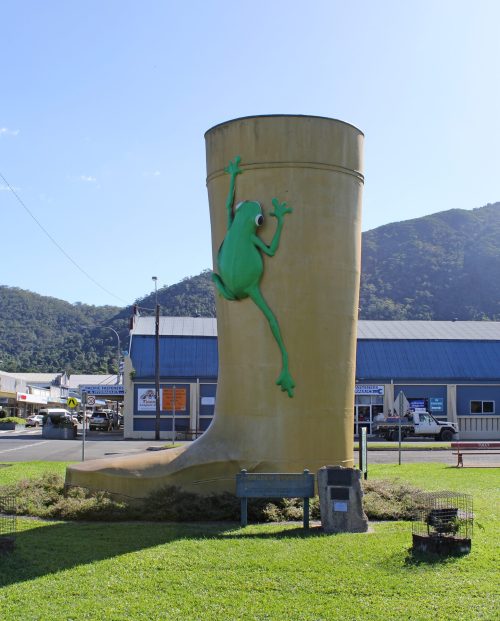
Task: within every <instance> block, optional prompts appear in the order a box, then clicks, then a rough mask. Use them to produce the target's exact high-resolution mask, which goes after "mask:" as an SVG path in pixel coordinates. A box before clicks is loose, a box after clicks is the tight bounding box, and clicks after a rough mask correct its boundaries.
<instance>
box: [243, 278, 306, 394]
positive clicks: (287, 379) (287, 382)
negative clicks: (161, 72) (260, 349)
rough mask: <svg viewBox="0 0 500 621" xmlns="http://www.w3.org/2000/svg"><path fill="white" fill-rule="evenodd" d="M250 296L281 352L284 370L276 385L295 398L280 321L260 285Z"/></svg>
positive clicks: (249, 293) (251, 290)
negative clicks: (266, 321) (262, 315)
mask: <svg viewBox="0 0 500 621" xmlns="http://www.w3.org/2000/svg"><path fill="white" fill-rule="evenodd" d="M248 295H249V296H250V298H251V299H252V300H253V301H254V302H255V304H256V305H257V306H258V307H259V308H260V310H261V311H262V312H263V313H264V315H265V316H266V319H267V320H268V322H269V326H270V327H271V332H272V333H273V336H274V338H275V339H276V342H277V343H278V345H279V348H280V351H281V362H282V368H281V373H280V376H279V377H278V379H277V380H276V384H277V385H278V386H281V390H282V391H283V392H287V393H288V396H289V397H293V389H294V388H295V382H294V381H293V378H292V376H291V375H290V371H289V370H288V353H287V351H286V349H285V345H284V343H283V339H282V337H281V331H280V326H279V323H278V320H277V319H276V317H275V316H274V313H273V311H272V310H271V309H270V308H269V306H268V305H267V302H266V301H265V299H264V297H263V295H262V293H261V292H260V289H259V287H258V285H257V286H255V287H253V288H252V289H250V290H249V291H248Z"/></svg>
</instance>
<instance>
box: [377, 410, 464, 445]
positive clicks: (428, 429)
mask: <svg viewBox="0 0 500 621" xmlns="http://www.w3.org/2000/svg"><path fill="white" fill-rule="evenodd" d="M400 426H401V438H405V437H429V436H430V437H433V438H435V439H436V440H442V441H444V442H449V441H451V440H453V436H454V435H455V434H456V433H458V427H457V425H456V424H455V423H450V422H448V421H440V420H437V419H435V418H434V416H432V414H429V412H427V411H425V410H415V412H408V413H407V414H406V416H403V418H401V419H400V418H399V417H397V416H394V417H388V418H384V419H382V420H380V421H376V422H375V434H376V435H379V436H384V438H385V439H386V440H397V439H398V437H399V427H400Z"/></svg>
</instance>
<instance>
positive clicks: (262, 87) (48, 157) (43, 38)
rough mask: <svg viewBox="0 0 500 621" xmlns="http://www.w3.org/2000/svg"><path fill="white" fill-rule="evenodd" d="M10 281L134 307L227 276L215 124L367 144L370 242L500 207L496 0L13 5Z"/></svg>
mask: <svg viewBox="0 0 500 621" xmlns="http://www.w3.org/2000/svg"><path fill="white" fill-rule="evenodd" d="M2 22H3V27H2V36H1V38H0V52H1V57H2V60H3V62H2V86H1V87H0V173H1V174H2V175H3V176H4V177H5V179H7V181H8V182H9V183H10V184H11V186H12V187H13V188H14V189H15V191H16V192H17V193H18V195H19V196H20V198H21V199H22V200H23V201H24V203H25V205H26V206H27V207H28V208H29V210H30V211H31V212H32V214H33V215H34V216H35V217H36V218H37V219H38V220H39V221H40V223H42V225H43V226H44V227H45V229H46V230H47V231H48V232H49V233H50V235H51V236H52V237H53V239H54V240H56V242H57V243H58V244H59V245H60V246H61V247H62V248H63V249H64V251H65V252H66V253H67V254H68V255H70V256H71V257H72V259H73V260H74V261H75V262H76V263H77V264H78V265H79V266H80V267H81V268H82V269H83V270H84V271H85V272H86V273H88V274H89V275H90V276H91V278H92V279H93V280H94V281H97V283H99V285H100V286H98V285H97V284H95V282H93V280H90V279H89V278H87V277H86V276H85V275H84V274H83V273H82V272H81V271H79V270H78V269H77V268H76V267H75V265H74V264H73V263H72V262H71V261H70V260H69V259H68V258H67V257H66V256H65V255H63V254H62V253H61V252H60V250H58V248H57V247H56V246H55V245H54V244H52V243H51V242H50V241H49V239H48V238H47V237H46V236H45V235H44V234H43V232H42V231H41V230H40V228H39V227H38V226H37V225H36V223H35V222H34V221H33V219H32V218H31V217H30V216H29V215H28V213H27V212H26V211H25V210H24V209H23V207H22V206H21V205H20V204H19V203H18V201H17V200H16V198H15V197H14V196H13V195H12V193H11V192H10V191H9V190H8V188H7V187H6V185H5V183H4V181H3V180H2V179H0V214H1V227H0V240H1V245H0V248H1V256H2V261H1V264H0V284H3V285H9V286H17V287H20V288H22V289H29V290H31V291H35V292H37V293H41V294H43V295H51V296H53V297H57V298H61V299H64V300H68V301H70V302H75V301H81V302H85V303H89V304H96V305H101V304H116V305H119V306H123V305H125V304H127V303H131V302H132V301H133V300H134V299H136V298H138V297H140V296H142V295H144V294H146V293H148V292H149V291H151V290H152V288H153V283H152V280H151V276H153V275H156V276H158V284H159V286H163V285H166V284H173V283H175V282H177V281H178V280H180V279H181V278H183V277H185V276H190V275H194V274H197V273H199V272H200V271H201V270H202V269H205V268H208V267H211V242H210V223H209V215H208V201H207V194H206V187H205V145H204V138H203V134H204V132H205V131H206V130H207V129H209V128H210V127H212V126H213V125H216V124H217V123H221V122H223V121H226V120H229V119H232V118H236V117H239V116H246V115H253V114H277V113H287V114H313V115H321V116H329V117H333V118H338V119H342V120H344V121H347V122H350V123H352V124H354V125H356V126H357V127H359V128H360V129H361V130H362V131H363V132H364V133H365V136H366V138H365V177H366V183H365V191H364V200H363V230H368V229H372V228H375V227H377V226H380V225H382V224H386V223H388V222H394V221H400V220H406V219H409V218H416V217H420V216H423V215H426V214H430V213H435V212H438V211H442V210H446V209H451V208H461V209H472V208H475V207H480V206H482V205H485V204H486V203H493V202H496V201H499V200H500V175H499V170H500V148H499V145H500V115H499V112H498V111H499V109H500V80H499V66H500V63H499V61H500V37H499V36H498V24H499V23H500V3H498V2H495V1H494V0H491V1H488V0H476V1H475V2H472V1H470V2H463V1H460V0H454V1H447V0H441V1H440V0H434V1H432V2H430V1H427V0H421V1H418V2H417V1H416V0H415V1H408V2H401V1H398V2H389V1H384V0H379V1H377V2H375V1H369V0H358V1H357V2H345V1H336V0H330V1H322V0H321V1H311V2H308V3H306V2H299V1H296V0H288V1H287V2H282V1H281V0H276V1H272V0H268V1H267V2H264V1H261V0H256V1H255V0H254V1H252V2H247V3H239V2H233V3H231V2H227V0H225V1H224V2H219V1H215V0H214V1H210V0H205V1H201V0H191V2H189V3H184V2H167V1H163V2H160V1H156V0H155V1H153V0H149V1H144V2H129V1H123V0H121V1H114V0H106V1H102V0H99V1H93V0H86V1H85V2H82V1H81V0H73V1H72V2H66V1H62V0H61V1H55V0H47V1H46V2H38V1H35V0H32V1H25V0H4V2H3V3H2Z"/></svg>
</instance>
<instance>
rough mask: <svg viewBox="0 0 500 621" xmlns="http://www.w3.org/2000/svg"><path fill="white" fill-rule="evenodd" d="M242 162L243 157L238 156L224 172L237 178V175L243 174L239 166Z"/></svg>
mask: <svg viewBox="0 0 500 621" xmlns="http://www.w3.org/2000/svg"><path fill="white" fill-rule="evenodd" d="M240 162H241V157H240V156H239V155H237V156H236V157H235V158H234V159H232V160H231V161H230V162H229V165H228V166H227V167H226V168H224V171H225V172H227V173H228V174H229V175H231V176H232V177H236V175H239V174H240V173H241V172H242V170H241V168H240V166H239V164H240Z"/></svg>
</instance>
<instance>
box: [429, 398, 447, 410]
mask: <svg viewBox="0 0 500 621" xmlns="http://www.w3.org/2000/svg"><path fill="white" fill-rule="evenodd" d="M429 407H430V410H431V412H442V411H443V410H444V399H443V398H442V397H431V398H430V399H429Z"/></svg>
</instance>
